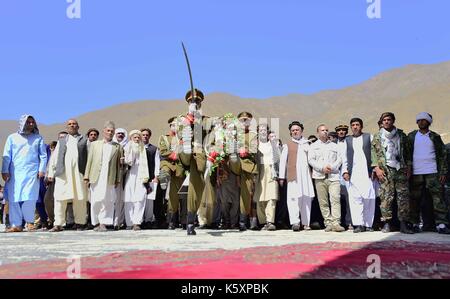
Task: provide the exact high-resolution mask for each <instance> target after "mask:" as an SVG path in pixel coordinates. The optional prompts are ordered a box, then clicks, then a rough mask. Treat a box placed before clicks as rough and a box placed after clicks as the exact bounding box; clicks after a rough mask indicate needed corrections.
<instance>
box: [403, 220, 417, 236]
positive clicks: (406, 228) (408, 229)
mask: <svg viewBox="0 0 450 299" xmlns="http://www.w3.org/2000/svg"><path fill="white" fill-rule="evenodd" d="M400 232H401V233H403V234H414V231H413V230H412V229H411V227H410V226H409V224H408V223H407V222H406V221H401V222H400Z"/></svg>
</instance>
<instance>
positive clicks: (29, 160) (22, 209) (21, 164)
mask: <svg viewBox="0 0 450 299" xmlns="http://www.w3.org/2000/svg"><path fill="white" fill-rule="evenodd" d="M46 165H47V151H46V148H45V144H44V139H43V138H42V136H41V135H40V134H39V130H38V127H37V125H36V121H35V119H34V117H33V116H31V115H23V116H22V117H21V119H20V121H19V131H18V132H17V133H14V134H11V135H9V136H8V139H7V140H6V144H5V149H4V152H3V165H2V177H3V180H4V181H5V198H6V200H8V202H9V220H10V223H11V227H10V228H9V229H8V230H7V232H21V231H22V230H23V222H24V221H25V223H26V230H27V231H35V230H36V228H35V226H34V213H35V210H36V202H37V200H38V197H39V181H40V178H42V177H44V175H45V169H46Z"/></svg>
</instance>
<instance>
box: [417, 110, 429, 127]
mask: <svg viewBox="0 0 450 299" xmlns="http://www.w3.org/2000/svg"><path fill="white" fill-rule="evenodd" d="M421 119H425V120H426V121H428V122H429V123H430V125H431V124H432V123H433V116H431V114H430V113H428V112H420V113H419V114H417V116H416V122H418V121H419V120H421Z"/></svg>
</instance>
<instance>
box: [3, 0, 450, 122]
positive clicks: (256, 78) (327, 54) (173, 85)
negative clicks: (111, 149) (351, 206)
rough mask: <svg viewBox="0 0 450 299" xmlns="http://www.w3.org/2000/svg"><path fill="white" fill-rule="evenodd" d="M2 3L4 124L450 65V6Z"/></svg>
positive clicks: (400, 0) (147, 0) (173, 0)
mask: <svg viewBox="0 0 450 299" xmlns="http://www.w3.org/2000/svg"><path fill="white" fill-rule="evenodd" d="M68 5H69V4H68V3H67V1H66V0H52V1H42V0H0V102H1V106H0V119H14V120H16V119H18V117H19V116H20V115H21V114H24V113H31V114H34V115H35V116H36V118H37V119H38V122H40V123H46V124H51V123H55V122H61V121H64V120H66V119H67V118H68V117H72V116H78V115H80V114H83V113H86V112H89V111H92V110H96V109H101V108H104V107H108V106H111V105H113V104H118V103H123V102H128V101H136V100H142V99H175V98H182V97H183V96H184V93H185V92H186V91H187V89H188V88H189V81H188V74H187V70H186V64H185V61H184V56H183V52H182V48H181V44H180V42H181V41H184V43H185V44H186V47H187V50H188V53H189V57H190V60H191V65H192V69H193V74H194V83H195V85H196V86H198V87H199V88H200V89H202V90H203V91H204V92H206V93H211V92H229V93H232V94H235V95H238V96H242V97H256V98H267V97H271V96H277V95H286V94H289V93H304V94H310V93H314V92H318V91H320V90H323V89H337V88H342V87H346V86H349V85H352V84H356V83H359V82H361V81H364V80H366V79H369V78H370V77H372V76H373V75H376V74H377V73H379V72H382V71H385V70H388V69H391V68H394V67H399V66H404V65H406V64H412V63H437V62H442V61H446V60H450V31H449V28H450V18H449V17H448V15H449V13H450V1H448V0H430V1H425V0H381V19H369V18H368V17H367V15H366V10H367V7H368V5H369V4H368V3H367V0H342V1H336V0H277V1H275V0H270V1H269V0H190V1H186V0H183V1H182V0H166V1H151V0H128V1H125V0H81V19H69V18H68V17H67V15H66V9H67V7H68Z"/></svg>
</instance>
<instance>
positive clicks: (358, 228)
mask: <svg viewBox="0 0 450 299" xmlns="http://www.w3.org/2000/svg"><path fill="white" fill-rule="evenodd" d="M365 231H366V228H365V227H364V226H362V225H358V226H356V227H353V232H354V233H361V232H365Z"/></svg>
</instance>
